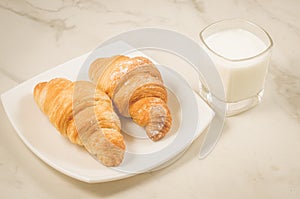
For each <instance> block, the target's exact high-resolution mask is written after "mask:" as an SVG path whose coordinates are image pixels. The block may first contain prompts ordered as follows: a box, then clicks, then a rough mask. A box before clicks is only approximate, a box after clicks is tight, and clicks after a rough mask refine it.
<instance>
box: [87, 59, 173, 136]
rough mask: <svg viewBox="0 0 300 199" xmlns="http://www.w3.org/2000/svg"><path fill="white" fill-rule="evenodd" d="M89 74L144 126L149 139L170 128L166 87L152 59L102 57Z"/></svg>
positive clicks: (114, 100)
mask: <svg viewBox="0 0 300 199" xmlns="http://www.w3.org/2000/svg"><path fill="white" fill-rule="evenodd" d="M89 76H90V79H91V80H92V81H93V82H94V83H95V84H96V85H97V87H98V88H100V89H102V90H103V91H104V92H106V93H107V94H108V96H109V97H110V98H111V99H112V100H113V102H114V104H115V106H116V107H117V110H118V111H119V113H120V114H121V115H123V116H125V117H131V118H132V119H133V120H134V121H135V122H136V123H137V124H138V125H140V126H144V127H145V129H146V133H147V135H148V136H149V138H151V139H152V140H154V141H157V140H159V139H161V138H163V137H164V136H165V135H166V133H167V132H168V131H169V130H170V128H171V125H172V117H171V113H170V110H169V108H168V106H167V90H166V88H165V87H164V85H163V80H162V77H161V74H160V72H159V70H158V69H157V68H156V66H155V65H154V64H153V63H152V62H151V61H150V60H149V59H147V58H145V57H134V58H129V57H127V56H123V55H120V56H114V57H109V58H99V59H96V60H95V61H94V62H93V63H92V64H91V66H90V69H89Z"/></svg>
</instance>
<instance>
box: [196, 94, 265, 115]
mask: <svg viewBox="0 0 300 199" xmlns="http://www.w3.org/2000/svg"><path fill="white" fill-rule="evenodd" d="M263 93H264V90H262V91H260V92H259V93H258V94H257V95H255V96H253V97H250V98H247V99H244V100H240V101H238V102H224V101H223V100H220V99H218V98H217V97H215V96H214V95H212V94H211V93H209V92H207V90H206V89H205V90H200V92H199V94H200V95H201V96H202V98H203V99H204V100H205V101H206V102H207V103H208V104H209V105H210V106H212V107H214V108H217V109H220V110H224V109H225V110H226V116H227V117H231V116H234V115H237V114H240V113H243V112H245V111H247V110H249V109H251V108H253V107H255V106H256V105H257V104H259V103H261V101H262V97H263Z"/></svg>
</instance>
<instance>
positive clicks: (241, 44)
mask: <svg viewBox="0 0 300 199" xmlns="http://www.w3.org/2000/svg"><path fill="white" fill-rule="evenodd" d="M200 39H201V43H202V46H203V47H204V49H205V50H206V51H207V53H208V55H209V56H210V58H211V59H212V61H213V63H214V64H215V66H216V68H217V71H218V72H219V75H220V78H221V80H222V83H223V86H224V91H225V97H224V94H223V95H222V96H221V95H219V94H218V93H213V92H212V91H210V90H217V89H210V88H207V86H206V84H205V82H204V81H201V85H200V88H201V93H206V95H205V98H206V100H208V101H209V102H212V101H214V100H212V99H215V100H217V101H218V102H219V103H222V104H223V103H225V105H226V109H227V116H232V115H236V114H239V113H241V112H244V111H246V110H248V109H250V108H252V107H254V106H255V105H257V104H258V103H260V102H261V100H262V96H263V92H264V84H265V79H266V75H267V72H268V65H269V62H270V56H271V48H272V45H273V42H272V39H271V37H270V36H269V34H268V33H267V32H266V31H265V30H264V29H262V28H261V27H259V26H258V25H256V24H254V23H252V22H249V21H246V20H240V19H232V20H224V21H219V22H216V23H213V24H211V25H209V26H207V27H206V28H204V29H203V30H202V31H201V32H200Z"/></svg>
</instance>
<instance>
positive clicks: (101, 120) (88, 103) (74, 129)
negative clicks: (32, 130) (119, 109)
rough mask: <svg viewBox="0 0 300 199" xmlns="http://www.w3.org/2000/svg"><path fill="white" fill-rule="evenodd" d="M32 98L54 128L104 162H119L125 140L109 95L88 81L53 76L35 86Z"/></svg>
mask: <svg viewBox="0 0 300 199" xmlns="http://www.w3.org/2000/svg"><path fill="white" fill-rule="evenodd" d="M34 99H35V101H36V103H37V104H38V106H39V108H40V109H41V111H42V112H44V113H45V114H46V115H47V116H48V118H49V120H50V122H51V123H52V124H53V125H54V126H55V127H56V129H57V130H58V131H59V132H60V133H61V134H62V135H63V136H65V137H67V138H68V139H69V140H70V141H71V142H72V143H75V144H78V145H83V146H84V147H85V148H86V149H87V151H89V152H90V153H91V154H93V155H94V156H95V157H96V158H97V159H98V160H100V161H101V162H102V164H103V165H105V166H117V165H119V164H120V163H121V162H122V160H123V156H124V150H125V143H124V140H123V136H122V135H121V134H120V129H121V128H120V121H119V118H118V116H117V115H116V113H115V112H114V110H113V106H112V102H111V99H110V98H109V97H108V96H107V95H106V94H105V93H104V92H103V91H101V90H99V89H96V87H95V85H94V84H92V83H91V82H87V81H77V82H72V81H69V80H67V79H64V78H55V79H52V80H51V81H49V82H41V83H39V84H37V85H36V86H35V88H34Z"/></svg>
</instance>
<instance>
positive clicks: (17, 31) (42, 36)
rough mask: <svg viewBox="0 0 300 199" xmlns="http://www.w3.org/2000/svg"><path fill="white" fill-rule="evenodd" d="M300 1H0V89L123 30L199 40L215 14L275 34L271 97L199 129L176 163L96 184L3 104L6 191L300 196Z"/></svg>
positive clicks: (0, 156)
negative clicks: (207, 137)
mask: <svg viewBox="0 0 300 199" xmlns="http://www.w3.org/2000/svg"><path fill="white" fill-rule="evenodd" d="M299 9H300V1H297V0H287V1H281V0H274V1H270V0H253V1H236V0H224V1H218V0H210V1H204V0H203V1H201V0H191V1H184V0H168V1H167V0H163V1H158V0H154V1H137V0H136V1H96V0H86V1H83V0H82V1H81V0H65V1H63V0H53V1H46V0H43V1H41V0H24V1H9V0H1V1H0V27H1V31H0V32H1V37H0V44H1V45H0V52H1V56H0V93H3V92H4V91H6V90H9V89H10V88H13V87H14V86H16V85H17V84H19V83H21V82H23V81H25V80H27V79H29V78H31V77H33V76H35V75H37V74H39V73H41V72H43V71H45V70H47V69H50V68H52V67H54V66H56V65H58V64H61V63H63V62H66V61H68V60H69V59H71V58H74V57H77V56H79V55H81V54H83V53H86V52H88V51H90V50H92V49H93V48H95V47H96V46H97V45H98V44H100V43H101V42H103V41H104V40H105V39H108V38H110V37H111V36H114V35H116V34H118V33H120V32H124V31H127V30H131V29H135V28H141V27H159V28H167V29H171V30H175V31H178V32H180V33H183V34H185V35H187V36H189V37H190V38H192V39H194V40H195V41H199V39H198V33H199V31H200V30H201V29H202V28H204V27H205V26H206V25H208V24H209V23H212V22H214V21H217V20H221V19H227V18H236V17H241V18H246V19H248V20H251V21H253V22H256V23H257V24H259V25H261V26H263V27H264V28H265V29H266V30H267V31H268V32H269V33H270V34H271V36H272V38H273V40H274V43H275V45H274V49H273V56H272V60H271V66H270V73H269V76H268V79H267V84H266V89H265V96H264V101H263V103H262V104H260V105H259V106H257V107H256V108H254V109H252V110H250V111H248V112H246V113H244V114H241V115H238V116H236V117H231V118H229V119H228V120H227V121H226V124H225V128H224V132H223V135H222V137H221V139H220V141H219V143H218V144H217V146H216V148H215V150H214V151H213V152H212V153H211V154H210V155H209V156H208V157H207V158H206V159H203V160H199V159H198V158H197V155H198V151H199V148H200V143H201V141H202V137H200V138H199V139H198V140H197V141H196V142H194V143H193V145H192V146H191V148H190V149H189V150H188V151H187V152H186V153H185V155H184V156H183V157H182V158H180V159H179V160H178V161H177V162H175V163H174V164H172V165H171V166H169V167H167V168H165V169H162V170H159V171H155V172H150V173H145V174H140V175H137V176H134V177H131V178H127V179H123V180H119V181H114V182H108V183H99V184H87V183H83V182H80V181H77V180H74V179H72V178H70V177H68V176H65V175H64V174H61V173H59V172H58V171H56V170H54V169H52V168H51V167H49V166H48V165H47V164H45V163H44V162H42V161H41V160H40V159H39V158H37V157H36V156H35V155H34V154H33V153H32V152H31V151H29V149H28V148H27V147H26V146H25V145H24V144H23V143H22V141H21V140H20V138H19V137H18V136H17V134H16V132H15V130H14V129H13V127H12V125H11V123H10V122H9V120H8V118H7V116H6V114H5V112H4V109H3V105H2V104H1V105H0V118H1V121H0V129H1V131H0V133H1V139H0V179H1V180H0V192H1V198H207V199H208V198H264V199H266V198H272V199H274V198H295V199H296V198H300V161H299V157H300V144H299V143H300V70H299V64H300V51H299V44H300V23H299V18H300V14H299Z"/></svg>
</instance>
